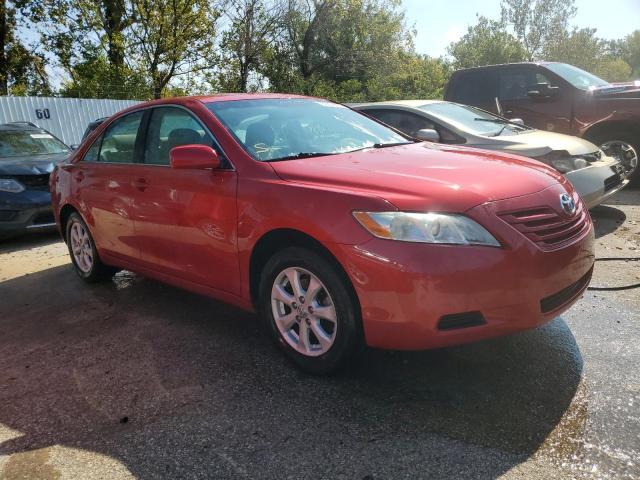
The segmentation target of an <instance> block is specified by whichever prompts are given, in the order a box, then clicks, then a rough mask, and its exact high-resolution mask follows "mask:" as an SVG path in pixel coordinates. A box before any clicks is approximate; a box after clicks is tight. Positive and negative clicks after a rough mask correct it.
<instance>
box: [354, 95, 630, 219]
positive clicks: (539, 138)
mask: <svg viewBox="0 0 640 480" xmlns="http://www.w3.org/2000/svg"><path fill="white" fill-rule="evenodd" d="M349 106H350V107H351V108H354V109H356V110H359V111H361V112H363V113H366V114H367V115H369V116H371V117H373V118H375V119H377V120H379V121H381V122H383V123H386V124H387V125H390V126H392V127H394V128H396V129H397V130H400V131H401V132H403V133H405V134H407V135H409V136H411V137H414V138H416V139H419V140H427V141H433V142H440V143H448V144H464V145H465V146H469V147H477V148H482V149H485V150H497V151H500V152H506V153H513V154H517V155H523V156H525V157H530V158H534V159H536V160H539V161H541V162H543V163H546V164H547V165H550V166H552V167H553V168H555V169H556V170H558V171H559V172H561V173H562V174H564V175H565V177H566V178H567V179H568V180H569V181H570V182H571V183H572V184H573V186H574V187H575V188H576V190H577V191H578V193H579V194H580V196H581V197H582V198H583V200H584V201H585V203H586V204H587V205H588V207H589V208H593V207H595V206H596V205H598V204H600V203H602V202H603V201H604V200H605V199H607V198H609V197H610V196H611V195H613V194H615V193H616V192H618V191H619V190H621V189H622V188H624V187H625V186H626V185H627V184H628V183H629V180H628V179H627V178H625V176H624V169H623V168H622V165H621V164H620V163H619V162H618V160H616V159H615V158H613V157H607V156H606V155H605V154H604V153H603V152H602V150H600V149H598V147H596V146H595V145H594V144H592V143H590V142H588V141H586V140H583V139H582V138H578V137H571V136H569V135H563V134H560V133H553V132H545V131H542V130H536V129H533V128H530V127H527V126H525V125H524V124H523V123H522V121H521V120H518V119H512V120H508V119H505V118H502V117H498V116H496V115H494V114H492V113H489V112H486V111H484V110H481V109H479V108H476V107H470V106H468V105H460V104H458V103H452V102H444V101H440V100H400V101H392V102H379V103H362V104H353V105H349Z"/></svg>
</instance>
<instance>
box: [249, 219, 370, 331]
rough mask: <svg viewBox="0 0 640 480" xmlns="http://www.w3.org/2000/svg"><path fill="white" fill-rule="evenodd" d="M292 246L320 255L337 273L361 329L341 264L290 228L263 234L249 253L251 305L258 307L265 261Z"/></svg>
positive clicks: (325, 250) (315, 243)
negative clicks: (350, 300)
mask: <svg viewBox="0 0 640 480" xmlns="http://www.w3.org/2000/svg"><path fill="white" fill-rule="evenodd" d="M293 246H296V247H302V248H307V249H309V250H312V251H313V252H314V253H317V254H319V255H321V256H322V257H323V258H324V259H325V260H327V261H328V262H329V263H330V264H331V265H332V266H333V267H334V268H335V269H336V272H338V274H339V275H340V276H341V277H342V278H343V280H344V281H345V284H346V285H347V289H348V290H349V293H350V295H351V296H352V298H353V300H354V302H355V304H356V306H357V320H358V323H359V326H360V327H361V328H362V319H361V309H360V300H359V299H358V295H357V293H356V290H355V288H354V286H353V283H352V282H351V279H350V278H349V275H348V274H347V272H346V271H345V269H344V268H343V267H342V264H341V263H340V262H339V261H338V259H337V258H336V257H335V255H334V254H333V253H331V251H330V250H329V249H328V248H327V247H326V246H325V245H323V244H322V243H321V242H320V241H318V240H316V239H315V238H313V237H312V236H311V235H309V234H307V233H304V232H302V231H300V230H295V229H291V228H278V229H274V230H270V231H268V232H266V233H264V234H263V235H262V236H261V237H260V238H259V239H258V241H257V242H256V243H255V245H254V247H253V250H252V251H251V257H250V260H249V288H250V294H251V302H252V303H253V305H254V306H256V307H257V305H258V291H259V288H260V275H261V272H262V269H263V268H264V266H265V264H266V263H267V261H268V260H269V259H270V258H271V257H272V256H273V255H274V254H275V253H276V252H278V251H279V250H282V249H283V248H286V247H293Z"/></svg>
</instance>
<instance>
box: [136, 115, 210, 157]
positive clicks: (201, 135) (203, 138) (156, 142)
mask: <svg viewBox="0 0 640 480" xmlns="http://www.w3.org/2000/svg"><path fill="white" fill-rule="evenodd" d="M193 144H198V145H207V146H209V147H212V148H216V147H215V142H214V141H213V138H212V137H211V135H210V134H209V132H207V131H206V130H205V129H204V127H203V126H202V125H201V124H200V122H199V121H198V120H196V119H195V117H194V116H193V115H191V114H190V113H189V112H187V111H186V110H183V109H181V108H176V107H158V108H154V109H153V112H152V113H151V121H150V122H149V127H148V130H147V144H146V146H145V155H144V163H147V164H152V165H169V151H170V150H171V149H172V148H174V147H179V146H181V145H193ZM218 154H220V152H218Z"/></svg>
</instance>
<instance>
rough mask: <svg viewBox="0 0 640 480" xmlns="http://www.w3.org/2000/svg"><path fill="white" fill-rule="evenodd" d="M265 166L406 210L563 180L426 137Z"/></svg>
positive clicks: (463, 204)
mask: <svg viewBox="0 0 640 480" xmlns="http://www.w3.org/2000/svg"><path fill="white" fill-rule="evenodd" d="M271 165H272V167H273V168H274V170H275V171H276V174H277V175H278V176H279V177H280V178H282V179H283V180H286V181H290V182H297V183H304V184H310V185H318V186H320V187H321V188H323V189H325V190H327V189H328V190H330V189H338V190H341V191H346V190H348V191H358V192H366V193H368V194H373V195H376V196H378V197H380V198H383V199H385V200H387V201H388V202H391V203H392V204H393V205H395V206H396V207H397V208H399V209H406V210H411V211H427V210H432V211H435V210H438V211H450V212H463V211H465V210H468V209H469V208H472V207H474V206H476V205H479V204H481V203H485V202H488V201H493V200H500V199H505V198H511V197H516V196H520V195H527V194H530V193H534V192H537V191H540V190H543V189H545V188H548V187H550V186H552V185H554V184H557V183H558V182H563V181H564V180H563V179H562V177H561V176H560V175H559V174H558V173H557V172H556V171H555V170H553V169H551V168H549V167H547V166H546V165H544V164H542V163H540V162H537V161H535V160H530V159H527V158H523V157H516V156H511V155H505V154H497V153H495V152H488V151H483V150H478V149H472V148H466V147H452V146H447V145H437V144H434V143H428V142H425V143H415V144H410V145H402V146H397V147H388V148H383V149H373V148H371V149H366V150H360V151H357V152H351V153H345V154H338V155H330V156H325V157H315V158H307V159H299V160H288V161H282V162H271Z"/></svg>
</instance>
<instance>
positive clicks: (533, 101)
mask: <svg viewBox="0 0 640 480" xmlns="http://www.w3.org/2000/svg"><path fill="white" fill-rule="evenodd" d="M533 92H538V95H537V96H534V95H533ZM498 98H499V99H500V105H501V106H502V115H503V116H505V117H507V118H521V119H522V120H524V123H525V125H528V126H530V127H533V128H537V129H539V130H548V131H552V132H558V133H568V134H570V133H571V104H572V99H571V92H570V91H568V89H567V87H566V85H562V84H559V83H558V82H557V81H555V79H553V78H551V76H550V75H549V74H548V72H546V71H545V70H543V69H541V68H540V67H538V66H536V65H512V66H509V67H508V68H504V69H501V70H500V71H499V88H498Z"/></svg>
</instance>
